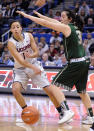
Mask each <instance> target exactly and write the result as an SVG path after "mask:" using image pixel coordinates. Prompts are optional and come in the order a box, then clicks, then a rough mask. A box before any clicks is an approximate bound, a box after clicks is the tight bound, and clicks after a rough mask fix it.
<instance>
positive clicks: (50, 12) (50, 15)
mask: <svg viewBox="0 0 94 131" xmlns="http://www.w3.org/2000/svg"><path fill="white" fill-rule="evenodd" d="M47 16H48V17H50V18H53V17H54V15H53V10H52V9H49V11H48V15H47Z"/></svg>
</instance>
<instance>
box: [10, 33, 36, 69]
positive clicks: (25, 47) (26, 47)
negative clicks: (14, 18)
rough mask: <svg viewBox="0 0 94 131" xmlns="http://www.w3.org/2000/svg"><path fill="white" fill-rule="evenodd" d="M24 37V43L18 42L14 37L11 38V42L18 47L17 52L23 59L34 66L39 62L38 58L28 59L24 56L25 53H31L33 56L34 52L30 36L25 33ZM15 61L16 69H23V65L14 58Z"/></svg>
mask: <svg viewBox="0 0 94 131" xmlns="http://www.w3.org/2000/svg"><path fill="white" fill-rule="evenodd" d="M22 35H23V38H24V40H23V41H17V40H16V39H15V38H14V37H11V38H10V39H9V41H10V42H12V43H13V44H14V45H15V46H16V49H17V51H18V52H19V53H20V54H21V55H22V56H23V58H24V59H25V60H26V61H28V62H29V63H32V64H33V63H35V62H36V61H37V58H27V57H25V55H24V53H25V52H29V53H31V54H32V53H33V50H32V48H31V43H30V36H29V34H28V33H27V32H24V33H23V34H22ZM14 61H15V64H14V67H15V68H20V67H23V65H21V64H20V63H19V62H18V61H17V60H16V59H15V58H14Z"/></svg>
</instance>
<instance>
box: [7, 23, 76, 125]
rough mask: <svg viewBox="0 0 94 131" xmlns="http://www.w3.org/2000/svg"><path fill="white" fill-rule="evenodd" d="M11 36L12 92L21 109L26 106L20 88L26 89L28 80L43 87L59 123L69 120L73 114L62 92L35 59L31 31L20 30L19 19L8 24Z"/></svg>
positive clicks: (9, 44)
mask: <svg viewBox="0 0 94 131" xmlns="http://www.w3.org/2000/svg"><path fill="white" fill-rule="evenodd" d="M10 31H11V32H12V37H11V38H10V39H9V41H8V49H9V51H10V53H11V55H12V56H13V57H14V61H15V64H14V69H13V84H12V92H13V95H14V97H15V98H16V100H17V102H18V104H19V105H20V106H21V108H22V109H24V108H25V107H27V104H26V102H25V100H24V97H23V96H22V94H21V90H22V89H26V87H27V83H28V80H29V79H31V80H32V83H34V84H36V85H37V86H39V87H41V88H43V90H44V91H45V92H46V94H47V95H48V96H49V98H50V99H51V101H52V102H53V104H54V105H55V107H56V109H57V111H58V112H59V114H60V116H59V122H58V123H59V124H61V123H64V122H67V121H69V120H70V119H71V118H72V117H73V116H74V112H72V111H71V110H70V109H69V107H68V105H67V102H66V99H65V97H64V94H63V93H62V92H61V90H60V89H59V88H58V87H56V86H55V85H51V84H50V83H49V81H48V79H47V76H46V73H45V71H44V69H43V67H42V66H41V64H40V62H39V61H37V57H38V48H37V46H36V44H35V41H34V38H33V36H32V34H31V33H28V32H22V26H21V24H20V22H19V21H13V22H12V23H11V25H10Z"/></svg>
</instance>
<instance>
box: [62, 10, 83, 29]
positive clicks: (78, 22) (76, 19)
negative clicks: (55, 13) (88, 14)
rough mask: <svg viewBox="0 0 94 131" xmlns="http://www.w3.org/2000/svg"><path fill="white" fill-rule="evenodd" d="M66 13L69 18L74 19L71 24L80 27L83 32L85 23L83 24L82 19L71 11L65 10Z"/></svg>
mask: <svg viewBox="0 0 94 131" xmlns="http://www.w3.org/2000/svg"><path fill="white" fill-rule="evenodd" d="M64 11H65V12H66V14H67V16H68V18H69V19H72V20H71V23H73V24H74V25H76V26H77V27H78V29H79V30H81V31H82V30H83V25H84V23H83V21H82V19H81V17H80V16H79V15H78V14H75V13H74V12H73V11H71V10H69V9H65V10H64Z"/></svg>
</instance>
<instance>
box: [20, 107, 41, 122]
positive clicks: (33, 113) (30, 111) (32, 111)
mask: <svg viewBox="0 0 94 131" xmlns="http://www.w3.org/2000/svg"><path fill="white" fill-rule="evenodd" d="M39 116H40V114H39V111H38V110H37V109H36V107H34V106H28V107H26V108H24V109H23V111H22V113H21V118H22V120H23V121H24V122H25V123H26V124H35V123H36V122H37V121H38V120H39Z"/></svg>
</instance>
